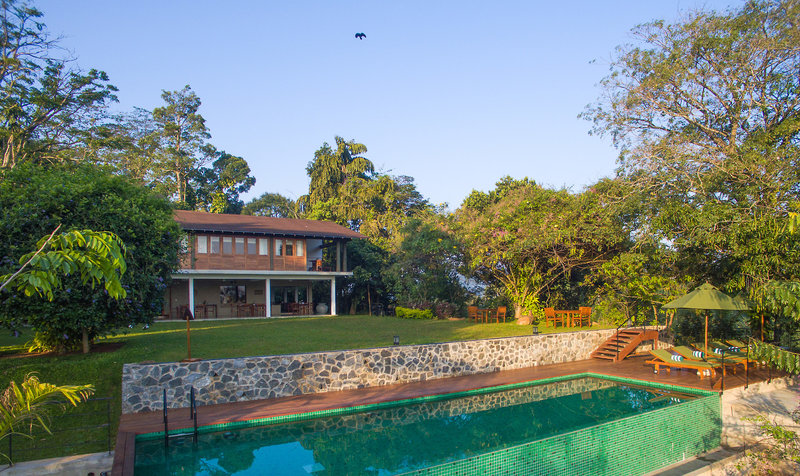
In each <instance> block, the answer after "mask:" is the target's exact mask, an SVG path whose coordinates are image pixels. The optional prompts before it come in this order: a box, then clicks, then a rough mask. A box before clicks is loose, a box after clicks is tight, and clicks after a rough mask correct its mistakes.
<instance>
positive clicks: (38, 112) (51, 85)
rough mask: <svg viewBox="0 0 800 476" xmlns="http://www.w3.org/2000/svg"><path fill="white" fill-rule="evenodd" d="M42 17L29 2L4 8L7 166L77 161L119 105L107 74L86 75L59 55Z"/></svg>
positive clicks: (1, 77)
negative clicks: (104, 113) (99, 118)
mask: <svg viewBox="0 0 800 476" xmlns="http://www.w3.org/2000/svg"><path fill="white" fill-rule="evenodd" d="M41 18H42V12H40V11H39V10H37V9H36V8H33V7H30V6H28V5H27V4H26V3H24V2H18V1H16V0H4V1H3V2H2V4H0V23H1V24H2V28H1V29H0V147H2V155H3V156H2V159H1V160H0V166H2V167H14V166H16V165H17V164H18V163H21V162H27V161H34V162H40V163H59V162H63V161H65V160H72V159H73V158H74V157H73V152H74V149H75V148H76V147H78V146H79V145H80V144H82V143H83V142H84V138H85V137H86V135H87V133H88V131H90V130H91V129H92V128H93V127H94V125H93V119H94V117H95V115H96V114H97V113H98V111H101V110H103V109H104V108H105V106H106V104H108V103H109V102H110V101H114V100H116V98H115V96H114V92H115V91H116V88H115V87H114V86H112V85H111V84H110V83H109V82H108V76H107V75H106V73H104V72H102V71H99V70H95V69H91V70H89V71H88V72H83V71H81V70H80V69H78V68H76V67H74V66H73V65H72V63H71V62H70V61H69V59H67V58H64V57H62V56H60V55H59V54H58V53H59V50H58V42H57V41H56V40H55V39H53V38H52V37H51V36H50V35H49V33H48V32H47V30H46V29H45V27H44V24H43V23H42V21H41ZM62 53H63V52H62Z"/></svg>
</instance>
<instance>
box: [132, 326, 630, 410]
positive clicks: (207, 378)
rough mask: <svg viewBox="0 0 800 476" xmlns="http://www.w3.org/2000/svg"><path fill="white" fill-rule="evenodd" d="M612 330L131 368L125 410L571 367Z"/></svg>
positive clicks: (146, 365)
mask: <svg viewBox="0 0 800 476" xmlns="http://www.w3.org/2000/svg"><path fill="white" fill-rule="evenodd" d="M614 332H615V331H614V330H613V329H603V330H587V331H577V332H564V333H558V334H541V335H531V336H520V337H507V338H496V339H481V340H472V341H463V342H446V343H440V344H424V345H406V346H392V347H381V348H376V349H357V350H343V351H334V352H314V353H307V354H295V355H273V356H264V357H241V358H235V359H216V360H203V361H199V362H186V363H184V362H168V363H159V364H125V365H124V366H123V369H122V412H123V413H137V412H143V411H153V410H161V409H162V408H163V403H162V398H163V396H162V395H163V390H164V389H166V390H167V402H168V406H169V407H170V408H182V407H187V406H189V390H190V389H191V388H192V387H194V389H195V391H196V398H197V403H198V404H199V405H210V404H217V403H227V402H238V401H248V400H259V399H265V398H278V397H286V396H290V395H300V394H308V393H318V392H330V391H336V390H349V389H354V388H364V387H372V386H380V385H390V384H395V383H407V382H418V381H424V380H431V379H438V378H446V377H457V376H460V375H471V374H479V373H488V372H497V371H500V370H510V369H519V368H524V367H533V366H536V365H547V364H555V363H560V362H572V361H576V360H584V359H588V358H589V354H590V353H591V352H592V351H593V350H594V349H595V348H597V347H598V346H599V345H600V344H601V343H603V342H604V341H605V340H606V339H608V338H609V337H610V336H611V335H612V334H613V333H614Z"/></svg>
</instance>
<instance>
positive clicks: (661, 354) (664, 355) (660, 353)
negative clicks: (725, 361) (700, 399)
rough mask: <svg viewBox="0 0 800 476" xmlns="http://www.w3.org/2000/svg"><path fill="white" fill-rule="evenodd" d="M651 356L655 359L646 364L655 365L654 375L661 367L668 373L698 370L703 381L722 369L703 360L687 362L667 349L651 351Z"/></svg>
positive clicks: (719, 365) (718, 365) (720, 365)
mask: <svg viewBox="0 0 800 476" xmlns="http://www.w3.org/2000/svg"><path fill="white" fill-rule="evenodd" d="M650 355H652V356H653V359H652V360H648V361H647V362H646V363H648V364H652V365H654V367H655V368H654V373H658V371H659V369H660V368H661V367H664V368H666V369H667V373H669V372H670V370H671V369H672V368H677V369H690V370H696V371H697V375H698V376H699V377H700V379H701V380H702V379H703V377H704V376H705V375H706V374H708V375H711V374H712V373H713V372H714V369H718V368H720V367H722V364H715V363H711V362H704V361H702V360H687V359H685V358H684V357H683V356H680V355H675V354H673V353H672V352H670V351H668V350H665V349H654V350H651V351H650Z"/></svg>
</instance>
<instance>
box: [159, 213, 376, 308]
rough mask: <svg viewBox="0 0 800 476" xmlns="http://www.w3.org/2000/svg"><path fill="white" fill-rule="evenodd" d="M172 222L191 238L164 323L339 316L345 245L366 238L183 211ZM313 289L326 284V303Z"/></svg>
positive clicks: (284, 221) (315, 224)
mask: <svg viewBox="0 0 800 476" xmlns="http://www.w3.org/2000/svg"><path fill="white" fill-rule="evenodd" d="M175 220H177V221H178V223H180V225H181V227H183V229H184V231H186V233H187V235H188V238H187V242H186V243H185V245H186V250H187V252H186V255H185V257H184V259H183V262H182V263H181V269H180V270H178V271H177V272H176V273H174V274H173V275H172V278H173V282H172V285H171V286H170V287H168V288H167V290H166V295H165V299H164V302H165V304H164V310H163V313H162V314H163V317H165V318H181V317H183V316H184V314H185V312H186V310H187V309H191V310H192V313H193V315H194V316H195V318H199V319H202V318H218V317H259V316H260V317H277V316H280V315H311V314H314V313H322V314H330V315H336V278H337V277H340V276H352V274H353V273H352V272H348V271H347V248H346V246H345V244H346V243H347V242H348V241H349V240H352V239H361V238H365V236H364V235H362V234H360V233H357V232H354V231H352V230H350V229H348V228H345V227H343V226H340V225H337V224H336V223H332V222H327V221H319V220H298V219H289V218H272V217H259V216H251V215H223V214H216V213H206V212H195V211H185V210H177V211H175ZM323 249H331V250H332V251H331V256H335V260H334V265H333V266H330V267H325V266H323V264H322V252H323ZM317 281H329V282H330V296H329V297H328V296H327V294H328V293H327V286H326V287H325V291H326V292H325V293H324V294H325V295H326V296H324V302H323V301H322V299H318V298H317V299H315V296H314V295H313V289H312V288H313V286H312V284H314V282H317ZM318 289H319V288H318ZM319 297H322V296H319ZM315 303H317V305H316V306H315V305H314V304H315ZM320 304H321V305H320Z"/></svg>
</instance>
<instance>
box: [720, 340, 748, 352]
mask: <svg viewBox="0 0 800 476" xmlns="http://www.w3.org/2000/svg"><path fill="white" fill-rule="evenodd" d="M725 342H727V343H728V345H730V346H732V347H738V348H739V349H740V350H741V351H742V352H744V351H745V350H746V349H747V343H745V342H742V341H740V340H738V339H725Z"/></svg>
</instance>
